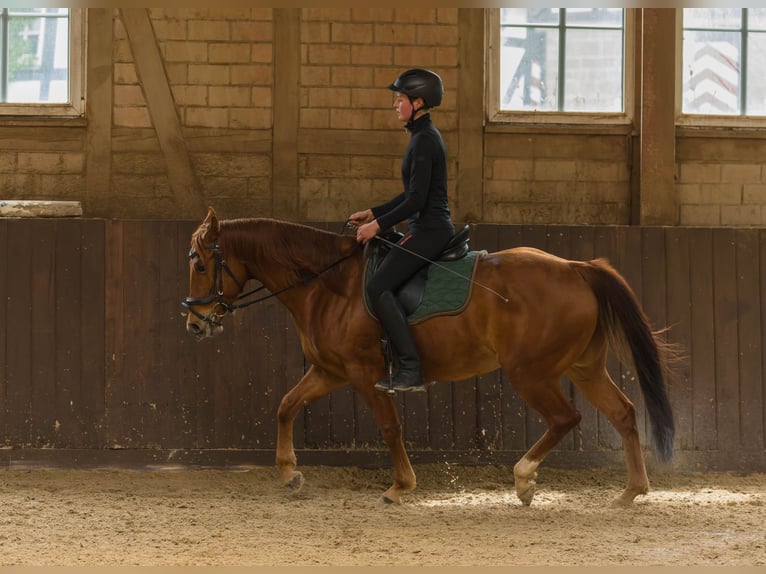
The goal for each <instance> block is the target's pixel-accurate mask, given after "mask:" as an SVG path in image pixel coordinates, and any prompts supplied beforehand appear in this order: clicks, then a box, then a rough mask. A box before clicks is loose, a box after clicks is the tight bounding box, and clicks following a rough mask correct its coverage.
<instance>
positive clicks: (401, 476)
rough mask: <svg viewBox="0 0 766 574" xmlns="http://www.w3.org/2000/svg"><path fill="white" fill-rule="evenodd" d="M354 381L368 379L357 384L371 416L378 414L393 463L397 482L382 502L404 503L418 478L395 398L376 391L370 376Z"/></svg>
mask: <svg viewBox="0 0 766 574" xmlns="http://www.w3.org/2000/svg"><path fill="white" fill-rule="evenodd" d="M352 380H368V384H366V385H364V386H357V387H356V390H357V391H358V392H359V394H360V395H361V396H362V397H363V398H364V400H365V401H366V402H367V404H368V405H369V406H370V408H371V409H372V415H373V416H374V417H375V422H376V423H377V425H378V429H379V430H380V433H381V435H382V436H383V440H384V441H385V442H386V445H387V446H388V450H389V452H390V453H391V462H392V463H393V465H394V483H393V484H392V485H391V488H389V489H388V490H386V491H385V492H384V493H383V495H382V496H381V501H382V502H383V503H384V504H401V503H402V494H405V493H407V492H410V491H412V490H414V489H415V486H416V480H415V471H414V470H412V465H411V464H410V458H409V456H407V451H406V450H405V448H404V440H403V437H402V425H401V423H400V422H399V415H398V414H397V413H396V408H395V406H394V401H393V399H392V398H391V397H389V396H388V395H386V394H385V393H381V392H379V391H376V390H375V388H374V387H373V384H372V382H370V380H369V378H367V379H365V378H360V379H357V378H356V377H352ZM372 380H374V379H372Z"/></svg>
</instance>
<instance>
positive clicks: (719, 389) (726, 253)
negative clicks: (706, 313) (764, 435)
mask: <svg viewBox="0 0 766 574" xmlns="http://www.w3.org/2000/svg"><path fill="white" fill-rule="evenodd" d="M735 233H736V232H735V231H734V230H733V229H722V230H719V231H718V232H717V233H716V234H715V235H714V237H713V277H714V285H713V289H714V293H715V299H714V304H713V317H714V321H715V357H716V362H715V381H716V394H715V402H716V410H717V412H716V420H717V427H716V436H717V440H718V444H719V447H720V445H722V444H724V445H727V447H729V448H737V449H738V448H739V446H740V437H739V429H740V420H739V360H738V354H739V353H738V350H737V344H738V341H737V279H738V277H737V251H736V245H735V243H734V241H735Z"/></svg>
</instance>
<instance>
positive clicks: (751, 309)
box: [735, 229, 764, 450]
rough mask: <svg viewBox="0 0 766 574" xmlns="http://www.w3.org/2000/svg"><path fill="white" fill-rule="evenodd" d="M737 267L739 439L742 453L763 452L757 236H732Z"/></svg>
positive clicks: (752, 232) (739, 233)
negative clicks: (744, 451)
mask: <svg viewBox="0 0 766 574" xmlns="http://www.w3.org/2000/svg"><path fill="white" fill-rule="evenodd" d="M735 245H736V250H737V254H736V265H737V275H736V279H737V342H738V358H739V365H738V370H739V391H740V396H739V404H740V405H741V407H740V413H739V415H740V418H739V435H740V445H741V446H742V448H744V449H748V450H750V449H755V450H759V449H763V445H764V440H763V431H764V428H763V417H762V416H761V414H762V413H763V372H762V370H761V368H762V366H761V361H762V356H763V345H762V336H761V299H760V294H761V269H760V263H761V262H760V257H759V248H760V232H759V231H758V230H754V229H747V230H744V229H743V230H738V231H736V232H735Z"/></svg>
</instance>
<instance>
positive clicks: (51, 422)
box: [27, 220, 79, 447]
mask: <svg viewBox="0 0 766 574" xmlns="http://www.w3.org/2000/svg"><path fill="white" fill-rule="evenodd" d="M29 228H30V235H31V244H30V245H29V246H28V247H27V249H29V251H28V252H27V253H28V256H29V257H30V259H32V260H33V261H34V262H35V264H33V265H32V266H31V269H30V272H31V291H32V293H31V313H30V320H31V340H30V344H31V345H30V349H29V351H28V352H29V353H30V361H31V373H30V375H31V376H30V379H29V381H28V382H27V384H29V387H30V394H31V412H30V417H29V421H28V424H29V425H30V427H31V429H30V432H31V441H32V444H33V445H35V446H38V447H40V446H47V447H51V446H69V445H68V444H67V441H66V440H64V441H62V442H60V441H59V437H61V433H60V432H57V431H60V430H61V428H57V426H56V421H57V420H58V419H57V417H58V415H59V413H58V411H59V409H60V407H61V405H60V404H59V400H58V399H59V396H60V394H61V393H64V394H65V395H66V394H68V389H69V387H71V385H72V381H73V376H77V374H78V373H76V372H75V373H71V372H70V371H69V370H67V369H66V367H71V366H72V364H71V361H70V360H67V359H68V358H67V357H66V355H67V354H69V353H71V351H72V349H71V348H70V345H69V343H70V341H71V340H72V339H73V337H72V330H73V329H76V328H77V323H76V321H72V320H71V318H72V311H77V309H78V307H79V300H78V299H79V292H78V290H77V289H76V288H75V289H67V287H68V286H62V284H61V283H63V281H62V282H60V280H61V275H62V274H63V273H62V267H65V266H66V264H64V265H62V264H61V263H62V262H61V261H57V259H58V258H57V257H56V255H57V254H58V253H57V252H58V251H59V249H58V246H57V240H64V241H65V242H66V238H64V237H57V234H56V228H55V227H54V225H51V223H50V222H48V221H45V220H33V221H30V222H29ZM30 247H31V249H30ZM62 287H63V289H62ZM62 291H63V297H64V298H66V297H72V299H71V300H70V301H68V302H65V301H61V300H60V299H61V297H62ZM57 339H58V340H57ZM62 356H63V357H64V360H62ZM57 384H58V388H57ZM63 418H65V421H64V422H65V429H64V433H66V434H68V433H71V432H72V429H71V428H70V427H71V425H70V424H69V420H66V417H63Z"/></svg>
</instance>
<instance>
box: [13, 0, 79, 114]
mask: <svg viewBox="0 0 766 574" xmlns="http://www.w3.org/2000/svg"><path fill="white" fill-rule="evenodd" d="M86 15H87V9H85V8H69V101H68V102H63V103H59V102H57V103H50V104H49V103H28V102H25V103H16V102H12V103H2V102H0V119H3V118H7V117H15V118H19V117H24V118H30V119H41V118H47V117H54V118H57V117H58V118H61V117H65V118H74V117H83V116H84V115H85V54H86V51H87V50H86V29H87V27H86V17H87V16H86Z"/></svg>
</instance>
